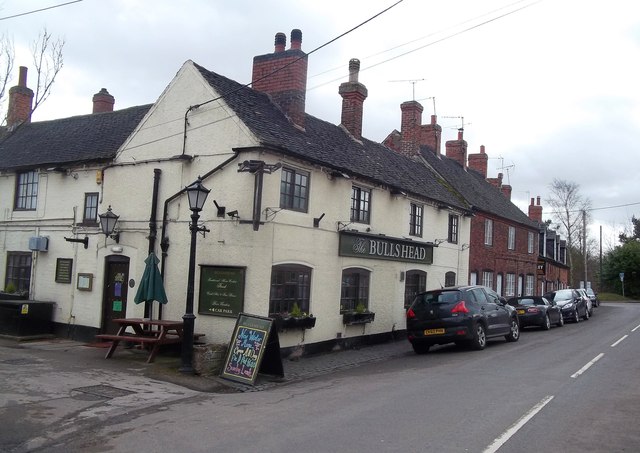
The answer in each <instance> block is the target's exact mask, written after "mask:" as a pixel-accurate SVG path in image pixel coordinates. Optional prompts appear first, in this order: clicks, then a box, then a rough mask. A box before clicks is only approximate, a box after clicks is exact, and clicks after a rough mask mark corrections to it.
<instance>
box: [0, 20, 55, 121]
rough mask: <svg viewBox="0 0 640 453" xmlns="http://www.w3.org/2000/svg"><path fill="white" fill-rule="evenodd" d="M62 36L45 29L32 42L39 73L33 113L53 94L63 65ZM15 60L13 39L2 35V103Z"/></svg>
mask: <svg viewBox="0 0 640 453" xmlns="http://www.w3.org/2000/svg"><path fill="white" fill-rule="evenodd" d="M64 44H65V42H64V40H63V39H62V38H57V39H56V38H53V36H51V34H50V33H49V32H48V31H47V29H46V28H45V29H43V30H42V32H41V33H40V34H39V35H38V39H36V40H35V41H34V42H33V43H32V44H31V55H32V57H33V63H34V66H35V70H36V74H37V83H36V87H35V94H34V101H33V106H32V107H31V113H33V112H34V111H35V110H36V108H38V106H39V105H40V104H42V103H43V102H44V101H46V100H47V98H48V97H49V95H50V94H51V87H52V85H53V82H55V80H56V77H57V75H58V73H59V72H60V70H61V69H62V66H63V63H64V61H63V58H62V49H63V48H64ZM14 61H15V51H14V45H13V40H12V39H11V38H9V37H7V36H5V35H3V36H2V37H0V104H2V102H3V100H4V96H5V93H6V88H7V85H8V83H9V82H10V81H11V74H12V72H13V67H14Z"/></svg>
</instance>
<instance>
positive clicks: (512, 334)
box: [504, 318, 520, 342]
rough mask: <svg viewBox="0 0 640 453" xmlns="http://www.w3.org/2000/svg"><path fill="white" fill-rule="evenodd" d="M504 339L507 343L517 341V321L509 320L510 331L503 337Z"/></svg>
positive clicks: (518, 331)
mask: <svg viewBox="0 0 640 453" xmlns="http://www.w3.org/2000/svg"><path fill="white" fill-rule="evenodd" d="M504 337H505V338H506V339H507V341H509V342H513V341H518V339H519V338H520V325H519V324H518V320H517V319H515V318H511V331H510V332H509V335H505V336H504Z"/></svg>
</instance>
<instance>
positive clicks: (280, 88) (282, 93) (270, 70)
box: [251, 29, 308, 129]
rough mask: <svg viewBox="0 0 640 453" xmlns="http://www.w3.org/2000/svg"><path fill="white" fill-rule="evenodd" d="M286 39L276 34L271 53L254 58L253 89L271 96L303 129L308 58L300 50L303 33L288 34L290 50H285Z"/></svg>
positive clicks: (281, 34)
mask: <svg viewBox="0 0 640 453" xmlns="http://www.w3.org/2000/svg"><path fill="white" fill-rule="evenodd" d="M285 45H286V37H285V36H284V34H283V33H277V34H276V38H275V51H274V53H270V54H266V55H259V56H257V57H254V58H253V75H252V78H251V80H253V88H254V89H255V90H258V91H262V92H263V93H267V94H268V95H270V96H271V99H272V100H273V101H274V102H275V103H276V104H278V106H279V107H280V108H281V109H282V111H283V112H284V113H285V114H286V115H287V116H288V117H289V119H290V120H291V121H292V122H293V123H294V124H295V125H297V126H299V127H301V128H303V129H304V123H305V99H306V93H307V65H308V56H307V54H306V53H304V52H303V51H302V50H301V47H302V32H301V31H300V30H298V29H294V30H292V31H291V48H290V49H289V50H284V47H285Z"/></svg>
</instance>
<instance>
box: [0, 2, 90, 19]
mask: <svg viewBox="0 0 640 453" xmlns="http://www.w3.org/2000/svg"><path fill="white" fill-rule="evenodd" d="M83 1H84V0H73V1H72V2H67V3H60V4H59V5H54V6H48V7H47V8H40V9H34V10H33V11H27V12H26V13H20V14H14V15H13V16H6V17H0V20H6V19H13V18H15V17H20V16H27V15H29V14H35V13H39V12H41V11H46V10H48V9H54V8H60V7H61V6H67V5H71V4H72V3H80V2H83Z"/></svg>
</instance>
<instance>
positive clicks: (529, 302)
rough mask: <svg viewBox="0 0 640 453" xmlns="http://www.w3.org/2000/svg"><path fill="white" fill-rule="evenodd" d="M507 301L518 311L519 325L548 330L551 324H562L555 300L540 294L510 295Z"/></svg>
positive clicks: (559, 325) (560, 325) (562, 320)
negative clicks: (552, 300)
mask: <svg viewBox="0 0 640 453" xmlns="http://www.w3.org/2000/svg"><path fill="white" fill-rule="evenodd" d="M507 303H508V304H509V305H511V306H513V307H514V308H515V309H516V312H517V313H518V319H519V320H520V327H527V326H539V327H542V329H544V330H549V329H550V328H551V324H555V325H556V326H558V327H562V326H564V318H563V316H562V311H561V310H560V307H558V305H557V304H556V303H555V302H551V301H548V300H547V299H545V298H544V297H540V296H521V297H512V298H511V299H508V300H507Z"/></svg>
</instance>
